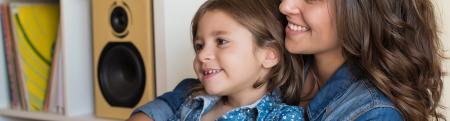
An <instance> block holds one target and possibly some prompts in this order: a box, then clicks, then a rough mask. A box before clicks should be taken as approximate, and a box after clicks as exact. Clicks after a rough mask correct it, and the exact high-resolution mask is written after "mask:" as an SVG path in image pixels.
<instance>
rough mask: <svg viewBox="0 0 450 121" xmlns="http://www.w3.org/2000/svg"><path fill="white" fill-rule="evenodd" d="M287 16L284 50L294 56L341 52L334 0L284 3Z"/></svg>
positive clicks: (283, 8)
mask: <svg viewBox="0 0 450 121" xmlns="http://www.w3.org/2000/svg"><path fill="white" fill-rule="evenodd" d="M279 9H280V11H281V13H283V14H284V15H286V18H287V21H288V25H287V26H286V38H285V41H286V42H285V47H286V48H287V49H288V51H289V52H291V53H295V54H314V55H317V54H322V53H329V52H331V53H333V52H337V51H339V50H340V48H341V47H340V45H339V43H338V40H337V34H336V33H337V29H336V15H335V13H336V12H335V0H282V2H281V4H280V7H279Z"/></svg>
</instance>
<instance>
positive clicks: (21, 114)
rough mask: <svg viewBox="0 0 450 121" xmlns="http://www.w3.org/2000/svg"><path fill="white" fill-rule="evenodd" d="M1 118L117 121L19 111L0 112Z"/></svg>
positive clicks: (48, 120)
mask: <svg viewBox="0 0 450 121" xmlns="http://www.w3.org/2000/svg"><path fill="white" fill-rule="evenodd" d="M0 116H4V117H5V118H7V117H11V118H15V119H25V120H46V121H50V120H52V121H115V120H111V119H100V118H96V117H95V116H93V115H81V116H72V117H71V116H63V115H58V114H52V113H45V112H26V111H17V110H0Z"/></svg>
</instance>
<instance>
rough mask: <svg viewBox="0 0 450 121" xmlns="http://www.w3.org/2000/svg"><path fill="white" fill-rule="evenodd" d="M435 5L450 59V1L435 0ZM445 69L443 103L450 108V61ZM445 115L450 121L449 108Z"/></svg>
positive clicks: (445, 64)
mask: <svg viewBox="0 0 450 121" xmlns="http://www.w3.org/2000/svg"><path fill="white" fill-rule="evenodd" d="M434 3H435V5H436V6H435V10H436V13H437V16H438V17H439V23H440V25H439V27H440V28H439V29H440V31H441V32H442V33H441V34H440V37H441V40H442V45H443V47H444V50H445V56H446V57H450V41H449V40H450V8H449V7H448V5H450V1H448V0H434ZM443 68H444V70H445V71H446V72H447V73H448V74H447V76H445V77H444V92H443V93H442V94H443V96H442V100H441V102H442V104H443V105H444V106H446V107H450V89H449V88H450V82H449V81H450V76H449V74H450V73H449V72H450V60H445V61H444V64H443ZM443 113H444V115H445V116H446V117H447V119H450V111H449V109H448V108H447V110H444V111H443Z"/></svg>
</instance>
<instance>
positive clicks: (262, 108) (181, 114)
mask: <svg viewBox="0 0 450 121" xmlns="http://www.w3.org/2000/svg"><path fill="white" fill-rule="evenodd" d="M218 101H220V97H218V96H211V95H203V96H197V97H194V99H191V98H189V99H188V100H186V101H185V102H184V103H183V104H182V105H181V107H180V109H179V110H178V111H177V112H176V115H175V116H173V117H172V118H171V119H170V121H180V120H181V121H200V119H201V116H202V115H204V114H205V113H207V112H209V110H211V108H212V107H214V105H215V104H216V103H217V102H218ZM217 120H218V121H303V109H302V108H300V107H298V106H289V105H286V104H284V103H282V102H281V98H280V95H279V93H277V92H273V93H268V94H266V95H265V96H263V97H262V98H261V99H259V100H258V101H256V102H254V103H253V104H250V105H246V106H241V107H238V108H234V109H232V110H231V111H229V112H227V113H225V114H224V115H222V116H221V117H219V118H218V119H217Z"/></svg>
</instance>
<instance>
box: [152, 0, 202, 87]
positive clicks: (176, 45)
mask: <svg viewBox="0 0 450 121" xmlns="http://www.w3.org/2000/svg"><path fill="white" fill-rule="evenodd" d="M204 1H205V0H155V1H154V5H153V6H154V8H153V9H154V20H155V25H154V26H155V49H156V51H155V55H156V62H155V63H156V80H157V84H156V85H157V95H161V94H163V93H164V92H166V91H169V90H172V89H173V88H174V87H175V86H176V85H177V84H178V82H179V81H181V80H182V79H184V78H189V77H191V78H193V77H195V74H194V71H193V66H192V60H193V58H194V51H193V49H192V44H191V35H190V34H191V31H190V25H191V24H190V22H191V19H192V17H193V16H194V13H195V11H196V10H197V8H198V7H199V6H200V5H201V4H202V3H203V2H204Z"/></svg>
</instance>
